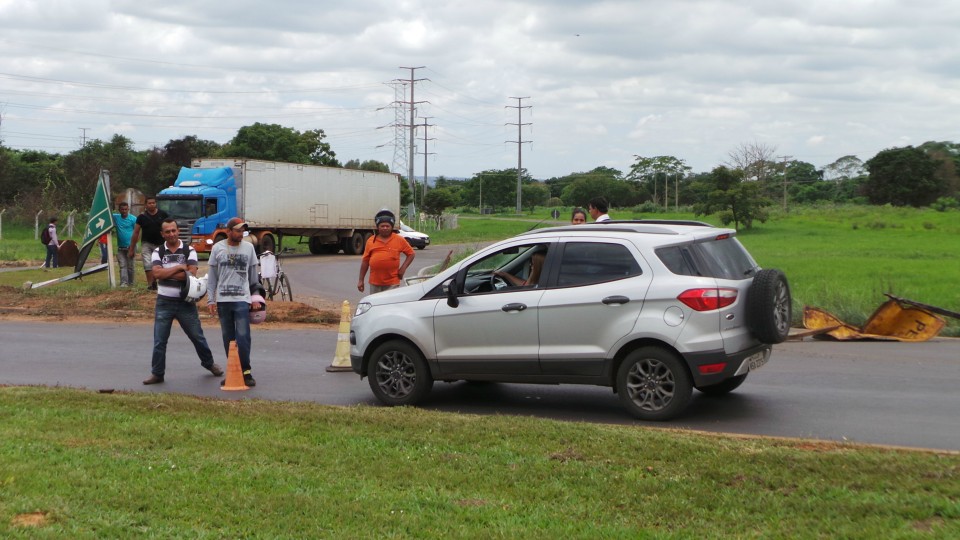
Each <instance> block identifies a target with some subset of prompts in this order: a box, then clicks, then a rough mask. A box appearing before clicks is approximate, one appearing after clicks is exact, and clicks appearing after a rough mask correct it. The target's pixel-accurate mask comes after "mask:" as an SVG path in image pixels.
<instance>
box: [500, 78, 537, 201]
mask: <svg viewBox="0 0 960 540" xmlns="http://www.w3.org/2000/svg"><path fill="white" fill-rule="evenodd" d="M510 99H515V100H517V104H516V105H507V106H506V107H505V108H506V109H516V110H517V123H516V124H514V123H513V122H507V123H506V125H508V126H517V140H515V141H507V142H509V143H517V214H519V213H520V178H521V176H522V174H523V173H522V171H523V143H530V142H533V141H525V140H523V134H522V129H523V126H532V125H533V123H531V122H527V123H526V124H524V123H523V122H522V121H521V117H522V115H523V109H531V108H532V107H531V106H530V105H523V100H525V99H530V96H524V97H511V98H510Z"/></svg>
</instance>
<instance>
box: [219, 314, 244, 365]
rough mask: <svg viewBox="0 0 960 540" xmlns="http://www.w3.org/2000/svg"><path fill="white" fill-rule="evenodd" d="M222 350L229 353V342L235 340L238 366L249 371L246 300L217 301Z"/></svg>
mask: <svg viewBox="0 0 960 540" xmlns="http://www.w3.org/2000/svg"><path fill="white" fill-rule="evenodd" d="M217 314H218V315H219V317H220V333H221V334H223V350H224V352H226V353H227V354H228V355H229V354H230V342H231V341H236V342H237V353H238V354H239V355H240V368H241V369H243V371H244V372H246V371H250V343H251V339H250V304H248V303H246V302H217Z"/></svg>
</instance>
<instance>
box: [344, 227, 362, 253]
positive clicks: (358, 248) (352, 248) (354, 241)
mask: <svg viewBox="0 0 960 540" xmlns="http://www.w3.org/2000/svg"><path fill="white" fill-rule="evenodd" d="M345 242H346V245H345V246H344V250H343V251H344V252H345V253H346V254H347V255H363V246H364V244H363V234H361V233H358V232H355V233H353V236H351V237H350V238H347V239H346V240H345Z"/></svg>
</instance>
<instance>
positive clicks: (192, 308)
mask: <svg viewBox="0 0 960 540" xmlns="http://www.w3.org/2000/svg"><path fill="white" fill-rule="evenodd" d="M160 234H161V235H162V236H163V240H164V242H163V243H162V244H160V246H159V247H158V248H157V249H155V250H153V255H152V259H151V262H152V266H153V276H154V277H155V278H156V280H157V304H156V307H155V308H154V318H153V358H152V359H151V363H150V373H151V375H150V378H149V379H147V380H145V381H143V384H158V383H162V382H163V376H164V373H165V372H166V367H167V340H169V339H170V327H171V326H173V321H174V319H176V320H177V322H178V323H180V328H183V332H184V333H185V334H187V337H188V338H190V342H191V343H193V347H194V349H196V351H197V356H199V357H200V365H201V366H202V367H203V369H206V370H207V371H209V372H210V373H213V375H214V376H215V377H219V376H221V375H223V369H221V368H220V366H218V365H217V364H216V363H214V361H213V353H212V352H210V346H209V345H207V340H206V338H204V337H203V328H202V327H201V326H200V315H199V313H198V312H197V305H196V304H195V303H193V302H189V301H187V300H186V298H185V295H184V294H183V291H184V288H183V285H184V283H186V282H187V275H188V274H189V275H192V276H194V277H196V275H197V251H196V250H195V249H193V248H192V247H191V246H189V245H184V243H183V242H181V241H180V238H179V234H180V229H179V227H177V221H176V220H175V219H165V220H164V221H163V223H162V224H161V225H160Z"/></svg>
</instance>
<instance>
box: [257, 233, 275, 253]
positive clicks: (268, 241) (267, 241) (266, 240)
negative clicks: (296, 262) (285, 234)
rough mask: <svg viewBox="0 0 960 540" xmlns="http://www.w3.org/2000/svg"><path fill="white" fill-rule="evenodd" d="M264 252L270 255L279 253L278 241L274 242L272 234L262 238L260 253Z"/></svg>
mask: <svg viewBox="0 0 960 540" xmlns="http://www.w3.org/2000/svg"><path fill="white" fill-rule="evenodd" d="M264 251H269V252H270V253H276V252H277V241H276V240H274V238H273V235H272V234H269V233H268V234H265V235H263V236H262V237H260V253H263V252H264Z"/></svg>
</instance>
